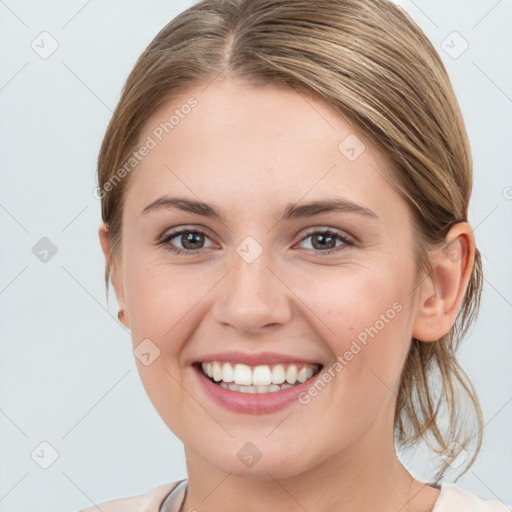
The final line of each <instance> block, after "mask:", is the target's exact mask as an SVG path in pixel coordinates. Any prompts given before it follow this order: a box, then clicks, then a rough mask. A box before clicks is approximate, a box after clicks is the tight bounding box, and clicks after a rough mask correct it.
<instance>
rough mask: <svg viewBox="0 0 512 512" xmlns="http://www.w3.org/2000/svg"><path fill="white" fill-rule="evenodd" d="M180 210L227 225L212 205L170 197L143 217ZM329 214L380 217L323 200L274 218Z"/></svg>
mask: <svg viewBox="0 0 512 512" xmlns="http://www.w3.org/2000/svg"><path fill="white" fill-rule="evenodd" d="M162 208H164V209H178V210H182V211H184V212H188V213H195V214H197V215H202V216H204V217H209V218H212V219H216V220H218V221H220V222H223V223H224V224H227V218H226V214H225V213H224V212H222V211H221V210H219V209H218V208H217V207H215V206H214V205H212V204H208V203H205V202H202V201H195V200H192V199H188V198H185V197H170V196H161V197H159V198H158V199H156V200H155V201H153V202H151V203H150V204H148V205H147V206H146V207H145V208H144V209H143V210H142V213H141V215H144V214H146V213H148V212H150V211H154V210H157V209H162ZM329 212H350V213H357V214H359V215H362V216H365V217H367V218H370V219H378V218H379V216H378V215H377V214H375V213H374V212H373V211H372V210H370V209H369V208H367V207H366V206H362V205H360V204H357V203H354V202H352V201H349V200H348V199H343V198H336V199H323V200H317V201H311V202H309V203H303V204H300V205H299V204H292V203H289V204H287V205H286V206H285V208H284V209H283V210H282V212H281V214H280V215H279V216H277V217H274V218H275V220H276V222H281V221H283V220H289V219H300V218H305V217H312V216H313V215H318V214H320V213H329Z"/></svg>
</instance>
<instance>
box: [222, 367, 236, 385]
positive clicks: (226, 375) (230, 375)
mask: <svg viewBox="0 0 512 512" xmlns="http://www.w3.org/2000/svg"><path fill="white" fill-rule="evenodd" d="M222 380H223V381H224V382H233V381H234V380H235V377H234V372H233V367H232V366H231V365H230V364H229V363H224V365H223V366H222Z"/></svg>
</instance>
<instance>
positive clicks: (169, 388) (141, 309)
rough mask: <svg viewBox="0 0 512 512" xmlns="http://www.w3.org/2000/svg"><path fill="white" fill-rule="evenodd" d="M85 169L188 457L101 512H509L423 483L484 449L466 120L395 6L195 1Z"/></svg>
mask: <svg viewBox="0 0 512 512" xmlns="http://www.w3.org/2000/svg"><path fill="white" fill-rule="evenodd" d="M98 171H99V194H100V197H101V199H102V217H103V224H102V225H101V227H100V230H99V236H100V240H101V245H102V248H103V252H104V254H105V257H106V262H107V266H106V275H105V279H106V285H107V288H108V284H109V280H111V281H112V284H113V286H114V289H115V292H116V297H117V299H118V302H119V305H120V312H119V318H120V320H121V321H122V322H123V324H124V325H125V326H126V327H128V328H129V329H130V331H131V333H132V339H133V345H134V353H135V356H136V360H137V366H138V369H139V372H140V375H141V379H142V381H143V383H144V387H145V389H146V391H147V393H148V395H149V397H150V399H151V401H152V403H153V404H154V406H155V408H156V409H157V411H158V413H159V414H160V416H161V417H162V419H163V420H164V421H165V423H166V424H167V425H168V426H169V428H170V429H171V430H172V431H173V432H174V433H175V434H176V435H177V436H178V437H179V438H180V439H181V440H182V441H183V444H184V447H185V454H186V462H187V475H186V478H184V479H183V480H182V481H181V482H175V483H170V484H168V485H163V486H159V487H157V488H155V489H152V490H150V491H149V492H148V493H147V494H146V495H144V496H136V497H130V498H124V499H120V500H114V501H110V502H108V503H104V504H101V505H100V508H101V510H102V511H103V512H108V511H121V510H122V511H123V512H128V511H137V512H142V511H145V512H157V511H160V512H171V511H178V510H180V511H194V510H197V511H200V512H203V511H204V512H207V511H208V512H209V511H223V512H230V511H235V510H236V511H239V510H244V511H260V510H265V511H268V512H273V511H283V510H286V511H304V510H307V511H310V512H320V511H327V510H329V511H331V510H343V511H347V512H348V511H354V512H355V511H358V512H360V511H366V510H368V511H370V510H372V511H375V510H379V511H384V512H388V511H389V512H396V511H399V510H400V511H404V512H406V511H409V512H427V511H432V510H433V511H435V512H454V511H458V510H460V511H462V510H464V511H467V512H474V511H484V510H485V511H496V512H498V511H505V510H507V508H506V507H505V505H503V504H500V503H499V502H498V501H492V502H490V501H489V502H484V501H483V500H481V499H480V498H479V497H477V496H476V495H474V494H471V493H470V492H469V491H466V490H463V489H461V488H460V487H458V486H457V485H455V484H439V483H438V482H439V479H440V478H441V476H442V475H443V474H444V472H445V471H446V469H447V468H448V467H450V466H452V467H455V465H454V461H456V460H458V458H460V457H465V456H468V455H469V450H472V451H473V452H474V453H473V456H472V457H468V458H469V464H468V465H467V467H466V470H467V469H468V467H469V466H470V465H471V463H472V462H473V461H474V459H475V457H476V454H477V452H478V449H479V447H480V444H481V436H482V434H481V432H482V418H481V410H480V406H479V404H478V399H477V397H476V395H475V393H474V390H473V387H472V385H471V384H470V382H469V381H468V380H467V378H466V376H465V374H464V372H463V371H462V369H461V367H460V366H459V365H458V363H457V360H456V357H455V351H456V348H457V345H458V343H459V341H460V339H461V338H462V337H463V336H464V334H465V332H466V331H467V329H468V327H469V325H470V324H471V322H472V321H473V320H474V318H475V316H476V314H477V312H478V306H479V299H480V292H481V286H482V274H481V272H482V268H481V260H480V253H479V251H478V249H477V248H476V247H475V239H474V235H473V231H472V229H471V226H470V225H469V224H468V220H467V212H468V203H469V199H470V195H471V186H472V170H471V156H470V148H469V143H468V139H467V135H466V131H465V127H464V122H463V119H462V115H461V112H460V109H459V106H458V103H457V100H456V98H455V96H454V93H453V90H452V87H451V84H450V81H449V78H448V76H447V73H446V70H445V68H444V66H443V64H442V62H441V60H440V58H439V56H438V55H437V53H436V51H435V50H434V48H433V47H432V45H431V43H430V42H429V41H428V39H427V38H426V36H425V35H424V34H423V32H422V31H421V30H420V29H419V28H418V27H417V26H416V24H415V23H414V22H413V21H412V20H411V19H410V18H409V17H408V16H407V15H406V14H405V13H404V12H403V11H402V10H401V9H400V8H399V7H397V6H396V5H394V4H392V3H390V2H388V1H387V0H315V1H314V2H312V1H306V0H205V1H202V2H199V3H197V4H196V5H194V6H193V7H191V8H190V9H188V10H187V11H185V12H183V13H182V14H180V15H179V16H178V17H176V18H175V19H174V20H173V21H171V23H169V24H168V25H167V26H166V27H165V28H164V29H163V30H162V31H161V32H160V33H159V34H158V35H157V36H156V38H155V39H154V40H153V42H152V43H151V44H150V45H149V47H148V48H147V49H146V50H145V51H144V53H143V54H142V55H141V57H140V58H139V60H138V62H137V63H136V65H135V68H134V69H133V71H132V72H131V74H130V76H129V77H128V80H127V82H126V85H125V87H124V90H123V93H122V96H121V99H120V101H119V104H118V105H117V108H116V110H115V112H114V115H113V118H112V121H111V123H110V125H109V127H108V129H107V133H106V135H105V139H104V142H103V145H102V148H101V152H100V155H99V162H98ZM463 396H465V397H469V398H470V401H469V402H470V404H471V407H472V408H471V409H470V410H468V409H467V407H466V409H465V410H464V408H463V407H462V403H463V402H462V401H461V397H463ZM442 410H444V411H445V412H446V414H445V416H444V417H442V416H441V414H440V411H442ZM468 413H473V415H474V417H475V418H476V422H475V427H474V430H472V431H471V430H469V431H467V430H466V429H465V427H466V426H467V420H466V419H464V420H463V419H462V414H465V415H466V417H467V415H468ZM395 441H397V442H398V443H400V444H402V445H404V446H410V445H414V444H415V443H418V442H420V441H425V442H427V443H428V444H429V446H430V447H431V448H432V450H433V453H435V454H437V455H438V456H439V463H440V467H439V471H438V473H437V475H436V478H435V479H434V480H433V481H432V482H423V481H420V480H418V479H416V478H415V477H414V476H413V475H412V474H411V473H410V472H409V471H408V470H407V469H406V468H405V467H404V466H403V465H402V464H401V462H400V460H399V459H398V457H397V453H396V447H395ZM473 445H474V446H473ZM470 446H472V448H470ZM170 463H172V461H170ZM95 509H96V507H91V508H89V509H87V511H88V512H89V511H91V512H92V511H93V510H95Z"/></svg>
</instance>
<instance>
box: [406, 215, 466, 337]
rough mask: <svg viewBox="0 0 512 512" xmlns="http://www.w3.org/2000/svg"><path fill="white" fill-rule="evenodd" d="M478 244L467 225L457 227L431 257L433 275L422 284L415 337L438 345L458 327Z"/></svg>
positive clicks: (459, 224)
mask: <svg viewBox="0 0 512 512" xmlns="http://www.w3.org/2000/svg"><path fill="white" fill-rule="evenodd" d="M474 253H475V241H474V235H473V230H472V229H471V226H470V225H469V224H468V223H467V222H460V223H458V224H456V225H455V226H453V227H452V228H451V229H450V231H449V232H448V234H447V235H446V239H445V243H444V244H443V245H442V246H441V247H439V248H437V249H436V250H435V251H433V253H432V254H431V256H430V261H431V263H432V272H431V274H429V275H428V276H426V277H425V278H424V280H423V282H422V284H421V287H420V292H419V302H418V305H417V308H418V309H417V313H416V319H415V323H414V328H413V333H412V336H413V337H414V338H416V339H418V340H420V341H437V340H438V339H440V338H441V337H442V336H444V335H445V334H447V333H448V332H449V331H450V329H451V328H452V326H453V324H454V323H455V319H456V317H457V314H458V312H459V310H460V306H461V304H462V301H463V299H464V295H465V293H466V289H467V286H468V283H469V279H470V277H471V272H472V269H473V264H474Z"/></svg>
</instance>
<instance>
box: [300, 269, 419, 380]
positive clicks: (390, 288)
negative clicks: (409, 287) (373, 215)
mask: <svg viewBox="0 0 512 512" xmlns="http://www.w3.org/2000/svg"><path fill="white" fill-rule="evenodd" d="M389 268H390V267H387V268H386V269H384V268H381V269H379V268H378V267H373V268H372V269H362V268H361V269H358V271H353V272H347V273H346V275H344V276H341V275H340V277H339V279H336V280H335V281H333V280H329V281H328V282H329V283H330V284H329V285H328V286H323V287H318V286H316V287H311V288H310V293H309V297H310V299H311V304H313V305H314V309H315V311H316V312H317V313H318V316H319V317H320V318H321V319H322V320H324V322H325V325H326V326H327V327H328V330H325V329H323V333H324V335H325V340H326V342H327V343H328V345H329V346H330V349H331V352H332V353H333V357H334V358H336V359H337V361H338V362H339V364H338V365H337V366H336V368H333V370H332V373H333V374H336V375H337V374H340V373H343V374H344V378H343V379H341V380H344V381H346V382H352V383H354V381H358V382H360V384H361V385H362V386H363V387H366V386H370V387H371V386H373V385H380V386H382V385H385V386H386V387H388V388H389V389H393V388H395V387H396V384H397V379H398V378H399V376H400V371H401V367H402V364H403V362H404V360H405V359H404V358H405V356H406V354H407V351H408V347H409V345H410V340H411V325H410V322H409V313H408V312H409V310H408V307H409V302H408V301H407V303H406V301H405V298H406V296H407V292H406V285H405V283H406V281H407V278H406V275H405V273H404V274H403V276H402V279H400V278H399V277H398V276H397V275H395V274H394V273H393V272H390V271H389ZM323 282H326V281H323ZM333 364H334V363H333ZM336 380H337V379H336ZM379 382H380V384H379Z"/></svg>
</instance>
